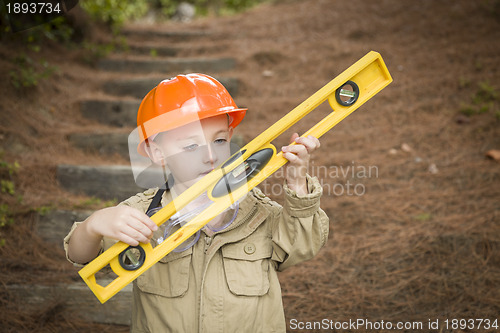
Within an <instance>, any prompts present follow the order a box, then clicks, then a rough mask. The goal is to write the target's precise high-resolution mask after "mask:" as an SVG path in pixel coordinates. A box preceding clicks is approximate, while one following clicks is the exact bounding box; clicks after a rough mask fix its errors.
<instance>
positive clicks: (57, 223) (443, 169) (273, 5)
mask: <svg viewBox="0 0 500 333" xmlns="http://www.w3.org/2000/svg"><path fill="white" fill-rule="evenodd" d="M8 3H9V2H7V1H5V2H4V3H3V4H2V16H1V36H0V41H1V44H0V72H1V74H2V77H3V79H2V80H1V81H0V91H1V92H2V99H1V102H0V140H1V147H0V177H1V178H0V179H1V191H0V322H1V329H0V330H1V331H3V332H35V331H36V332H78V331H82V332H94V331H95V332H126V331H128V330H129V327H128V318H129V315H128V311H129V308H130V302H129V300H130V297H129V296H130V289H125V290H124V291H122V292H120V294H119V295H117V296H116V297H115V298H113V299H112V301H110V302H109V303H106V305H104V306H101V305H99V302H98V301H97V300H96V299H95V297H94V296H93V294H92V293H91V292H90V291H89V290H88V288H86V287H85V286H83V285H82V282H81V280H80V278H79V276H78V274H77V271H78V269H77V268H74V267H72V266H71V264H69V263H68V262H67V261H66V259H65V256H64V252H63V250H62V238H63V237H64V236H65V235H66V234H67V232H68V231H69V229H70V227H71V224H72V223H73V221H78V220H83V219H85V218H86V216H88V214H90V213H91V212H92V211H93V210H96V209H100V208H103V207H106V206H110V205H115V204H117V203H118V202H120V201H121V200H123V199H124V198H127V197H129V196H130V195H133V194H135V193H136V192H138V191H140V188H138V187H137V186H136V185H135V184H134V181H133V177H132V174H131V172H130V168H129V160H128V147H127V138H128V134H129V133H130V132H131V131H132V130H133V129H134V127H135V115H136V112H137V108H138V106H139V103H140V100H141V99H142V97H143V96H144V95H145V94H146V93H147V92H148V91H149V90H150V89H152V88H153V87H154V86H155V85H156V84H157V83H158V82H159V81H161V80H162V79H165V78H169V77H172V76H175V75H176V74H179V73H188V72H204V73H207V74H210V75H213V76H215V77H216V78H218V79H219V80H220V81H221V82H222V83H223V84H225V85H226V87H227V88H228V90H229V91H230V92H231V94H232V95H233V97H234V99H235V101H236V103H237V104H238V106H242V107H248V108H249V110H248V112H247V116H246V117H245V119H244V121H243V122H242V123H241V125H240V126H239V127H238V128H237V130H236V140H238V143H239V144H240V145H242V144H245V143H247V142H249V141H250V140H252V139H253V138H254V137H256V136H257V135H258V134H259V133H261V132H262V131H263V130H265V129H266V128H268V127H269V126H270V125H271V124H273V123H274V122H275V121H277V120H279V119H280V118H281V117H282V116H284V115H285V114H286V113H287V112H289V111H290V110H292V109H293V108H294V107H295V106H297V105H298V104H300V103H301V102H302V101H303V100H305V99H306V98H307V97H309V96H310V95H311V94H312V93H314V92H315V91H317V90H318V89H319V88H321V87H322V86H323V85H324V84H326V83H327V82H329V81H330V80H332V79H333V78H335V77H336V76H337V75H339V74H340V73H341V72H342V71H343V70H345V69H346V68H348V67H349V66H350V65H351V64H353V63H354V62H356V61H357V60H358V59H360V58H361V57H362V56H364V55H365V54H366V53H368V52H369V51H371V50H374V51H377V52H379V53H380V54H381V55H382V57H383V58H384V60H385V62H386V65H387V67H388V68H389V71H390V72H391V75H392V76H393V79H394V81H393V83H392V84H390V85H389V86H388V87H387V88H385V89H384V90H383V91H382V92H380V93H379V94H378V95H376V96H375V97H374V98H373V99H372V100H370V101H368V102H367V103H366V104H365V105H363V106H362V107H361V108H359V109H358V110H357V111H356V112H354V113H353V114H352V115H350V116H349V117H348V118H346V119H345V120H344V121H343V122H342V123H340V124H339V125H337V126H336V127H335V128H334V129H333V130H332V131H330V132H329V133H327V134H326V135H325V136H323V137H322V138H321V143H322V146H321V148H320V149H319V150H318V151H317V152H315V153H314V155H313V156H312V161H311V165H310V173H311V174H313V175H316V176H317V177H318V178H319V180H320V182H321V183H322V185H323V188H324V194H323V197H322V201H321V207H322V208H323V209H324V210H325V211H326V213H327V214H328V216H329V217H330V236H329V240H328V243H327V245H326V246H325V248H323V249H322V250H321V252H320V253H319V255H318V256H317V257H316V258H314V259H313V260H311V261H309V262H306V263H304V264H302V265H299V266H297V267H293V268H290V269H288V270H287V271H285V272H283V273H281V274H280V280H281V283H282V290H283V302H284V307H285V312H286V313H285V315H286V318H287V323H288V322H289V321H290V320H291V319H296V320H297V321H301V322H311V321H321V320H322V319H325V318H326V319H329V320H334V321H343V320H347V321H348V320H349V319H352V320H356V319H357V318H366V319H368V320H372V321H381V320H384V321H393V322H397V321H415V322H423V323H427V322H428V320H429V319H432V320H435V319H440V320H441V324H442V323H443V321H444V320H445V319H450V320H451V319H454V318H458V319H461V318H465V319H469V318H483V319H490V320H492V321H493V320H494V319H498V314H499V313H500V289H499V288H498V286H499V285H500V127H499V126H500V85H499V82H500V80H499V79H500V69H499V65H500V58H499V54H500V43H499V42H498V41H499V40H500V1H498V0H484V1H465V0H453V1H452V0H440V1H410V0H404V1H401V0H381V1H368V0H352V1H349V2H345V1H337V0H274V1H270V0H261V1H251V0H240V1H238V0H196V1H186V2H181V1H176V0H156V1H146V0H140V1H133V2H127V1H114V0H106V1H98V0H87V1H84V0H82V1H80V2H79V3H77V4H76V3H74V5H75V6H74V7H73V8H71V9H70V10H69V12H68V13H67V15H64V16H62V17H59V18H55V19H53V20H51V21H50V22H48V23H45V24H41V25H38V26H36V27H32V28H30V29H25V30H22V31H18V32H13V28H12V26H11V25H10V24H9V23H10V21H9V18H8V15H7V11H8V7H7V6H6V4H8ZM330 111H331V110H330V108H329V106H328V105H322V106H320V107H319V108H318V109H317V110H316V111H315V112H313V113H311V114H310V115H309V116H307V117H305V118H304V119H303V120H302V121H301V122H300V123H298V124H297V125H296V126H295V127H293V128H292V129H291V130H289V131H287V132H286V133H285V134H283V135H282V136H281V137H279V138H278V139H277V140H276V141H275V142H274V144H275V145H276V146H277V147H281V146H282V145H285V144H287V143H288V140H289V137H290V136H291V134H292V133H293V132H298V133H299V134H300V133H303V132H304V131H305V130H307V129H309V128H310V127H311V126H312V125H314V124H315V123H316V122H317V121H319V120H320V119H321V118H322V117H323V116H325V115H326V114H327V113H328V112H330ZM282 182H283V177H282V174H280V173H279V172H278V173H277V174H276V175H274V176H272V177H270V178H269V179H268V180H266V182H264V183H263V184H261V189H262V190H263V191H264V192H265V193H266V194H267V195H269V196H270V197H272V198H273V199H274V200H276V201H278V202H280V203H281V202H282V192H280V191H279V186H278V185H280V184H282ZM273 189H275V190H273ZM424 327H425V326H424ZM359 331H363V330H359ZM410 331H411V330H410ZM436 331H441V332H451V331H456V332H459V331H472V330H467V328H463V327H462V328H460V327H456V329H452V328H451V327H449V328H448V329H446V327H443V326H440V327H439V330H436Z"/></svg>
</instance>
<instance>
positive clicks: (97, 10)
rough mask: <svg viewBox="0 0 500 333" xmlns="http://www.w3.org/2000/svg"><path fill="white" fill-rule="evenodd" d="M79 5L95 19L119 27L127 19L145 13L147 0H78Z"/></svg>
mask: <svg viewBox="0 0 500 333" xmlns="http://www.w3.org/2000/svg"><path fill="white" fill-rule="evenodd" d="M80 6H81V7H82V8H83V9H84V10H85V11H87V13H89V15H90V16H91V17H92V18H94V19H95V20H98V21H100V22H104V23H106V24H108V25H109V26H110V27H112V28H119V27H120V26H122V25H123V24H124V23H125V22H127V21H128V20H131V19H134V18H139V17H141V16H143V15H144V14H146V12H147V10H148V1H146V0H137V1H121V0H87V1H82V2H80Z"/></svg>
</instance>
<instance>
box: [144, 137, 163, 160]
mask: <svg viewBox="0 0 500 333" xmlns="http://www.w3.org/2000/svg"><path fill="white" fill-rule="evenodd" d="M145 150H146V153H147V154H148V157H149V159H150V160H151V161H152V162H153V163H155V164H158V165H164V164H165V155H164V154H163V151H162V150H161V148H160V146H159V145H158V144H157V143H156V142H154V141H153V140H150V141H149V145H148V146H147V147H146V149H145Z"/></svg>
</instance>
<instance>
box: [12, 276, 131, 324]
mask: <svg viewBox="0 0 500 333" xmlns="http://www.w3.org/2000/svg"><path fill="white" fill-rule="evenodd" d="M6 288H7V289H8V291H10V292H11V293H13V294H14V295H15V296H16V298H18V299H20V300H22V301H23V302H24V304H25V306H26V308H40V309H41V308H45V307H47V304H60V305H62V307H63V308H64V309H68V310H70V311H72V312H73V313H76V314H78V315H79V316H81V317H82V318H84V319H86V320H88V321H90V322H95V323H101V324H114V325H130V316H131V313H132V285H131V284H130V285H128V286H126V287H125V288H123V289H122V290H121V291H119V292H118V293H117V294H116V295H115V296H113V297H112V298H111V299H109V300H108V301H107V302H106V303H104V304H101V302H99V300H98V299H97V298H96V296H95V295H94V294H93V293H92V291H91V290H90V289H89V287H88V286H87V285H86V284H85V283H84V282H74V283H71V284H57V285H50V286H45V285H8V286H6Z"/></svg>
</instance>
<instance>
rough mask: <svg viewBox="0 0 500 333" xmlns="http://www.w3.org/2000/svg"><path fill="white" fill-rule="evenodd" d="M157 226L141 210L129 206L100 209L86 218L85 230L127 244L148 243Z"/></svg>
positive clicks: (95, 235)
mask: <svg viewBox="0 0 500 333" xmlns="http://www.w3.org/2000/svg"><path fill="white" fill-rule="evenodd" d="M156 230H158V226H157V225H156V224H155V223H154V222H153V221H152V220H151V219H150V218H149V217H148V216H147V215H146V214H144V213H142V212H141V211H139V210H137V209H135V208H132V207H129V206H116V207H109V208H104V209H101V210H99V211H97V212H95V213H94V214H92V215H91V217H90V218H89V219H88V220H87V231H88V232H89V234H90V235H93V236H94V237H96V238H97V237H103V236H104V237H109V238H113V239H117V240H119V241H122V242H124V243H127V244H128V245H132V246H137V245H139V242H140V243H148V242H149V240H150V239H151V236H152V235H153V232H154V231H156Z"/></svg>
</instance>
